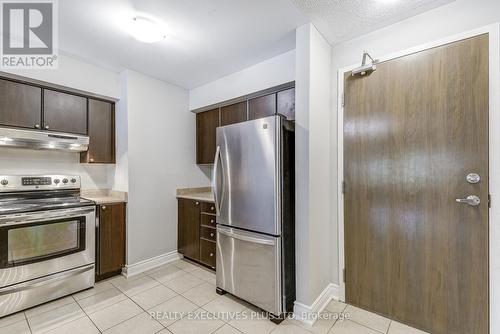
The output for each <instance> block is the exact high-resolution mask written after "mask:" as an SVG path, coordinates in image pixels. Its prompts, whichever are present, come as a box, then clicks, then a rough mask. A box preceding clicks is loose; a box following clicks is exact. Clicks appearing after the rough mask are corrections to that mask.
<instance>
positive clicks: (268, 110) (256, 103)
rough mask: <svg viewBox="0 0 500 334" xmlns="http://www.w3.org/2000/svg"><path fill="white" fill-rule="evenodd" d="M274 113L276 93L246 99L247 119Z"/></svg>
mask: <svg viewBox="0 0 500 334" xmlns="http://www.w3.org/2000/svg"><path fill="white" fill-rule="evenodd" d="M275 114H276V94H270V95H265V96H261V97H257V98H255V99H251V100H249V101H248V119H249V120H252V119H258V118H264V117H268V116H272V115H275Z"/></svg>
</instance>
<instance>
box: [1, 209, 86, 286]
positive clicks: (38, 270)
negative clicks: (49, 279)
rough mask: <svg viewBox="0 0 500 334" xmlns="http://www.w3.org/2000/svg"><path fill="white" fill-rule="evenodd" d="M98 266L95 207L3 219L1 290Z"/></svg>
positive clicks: (11, 216) (3, 217)
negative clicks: (40, 278) (59, 273)
mask: <svg viewBox="0 0 500 334" xmlns="http://www.w3.org/2000/svg"><path fill="white" fill-rule="evenodd" d="M94 262H95V207H94V206H91V207H81V208H72V209H65V210H53V211H41V212H32V213H24V214H19V215H6V216H0V287H5V286H9V285H13V284H17V283H21V282H24V281H27V280H31V279H35V278H38V277H41V276H46V275H50V274H54V273H58V272H61V271H65V270H68V269H72V268H76V267H80V266H84V265H88V264H93V263H94Z"/></svg>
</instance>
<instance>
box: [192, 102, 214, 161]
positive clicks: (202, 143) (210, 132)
mask: <svg viewBox="0 0 500 334" xmlns="http://www.w3.org/2000/svg"><path fill="white" fill-rule="evenodd" d="M218 126H219V109H218V108H217V109H213V110H209V111H205V112H201V113H198V114H196V163H197V164H198V165H206V164H213V163H214V157H215V149H216V147H215V145H216V144H215V142H216V138H215V136H216V129H217V127H218Z"/></svg>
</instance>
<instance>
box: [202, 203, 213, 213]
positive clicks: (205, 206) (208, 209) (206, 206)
mask: <svg viewBox="0 0 500 334" xmlns="http://www.w3.org/2000/svg"><path fill="white" fill-rule="evenodd" d="M201 212H205V213H213V214H214V215H215V204H214V203H208V202H202V203H201Z"/></svg>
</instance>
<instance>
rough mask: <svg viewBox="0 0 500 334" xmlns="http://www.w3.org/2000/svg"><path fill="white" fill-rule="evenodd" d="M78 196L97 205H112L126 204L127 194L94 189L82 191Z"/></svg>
mask: <svg viewBox="0 0 500 334" xmlns="http://www.w3.org/2000/svg"><path fill="white" fill-rule="evenodd" d="M80 196H81V197H83V198H85V199H88V200H91V201H94V202H96V203H97V204H113V203H122V202H127V196H128V194H127V193H126V192H124V191H116V190H109V189H105V190H101V189H96V190H82V191H81V194H80Z"/></svg>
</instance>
